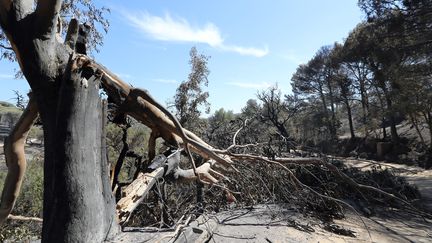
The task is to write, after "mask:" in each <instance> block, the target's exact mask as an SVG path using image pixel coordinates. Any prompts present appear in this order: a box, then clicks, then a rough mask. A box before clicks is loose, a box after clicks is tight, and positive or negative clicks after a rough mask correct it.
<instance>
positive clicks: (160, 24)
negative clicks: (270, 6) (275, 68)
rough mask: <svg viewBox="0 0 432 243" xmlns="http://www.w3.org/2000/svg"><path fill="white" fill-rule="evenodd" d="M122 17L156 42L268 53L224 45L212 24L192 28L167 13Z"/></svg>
mask: <svg viewBox="0 0 432 243" xmlns="http://www.w3.org/2000/svg"><path fill="white" fill-rule="evenodd" d="M124 15H125V17H126V18H127V20H128V21H129V23H130V24H131V25H133V26H135V27H136V28H138V29H139V30H140V31H142V32H143V33H145V34H146V35H148V36H149V37H151V38H153V39H156V40H162V41H179V42H195V43H204V44H207V45H209V46H211V47H213V48H216V49H219V50H223V51H229V52H235V53H238V54H240V55H249V56H255V57H263V56H265V55H267V54H268V53H269V50H268V47H267V46H266V47H265V48H255V47H243V46H239V45H227V44H225V40H224V39H223V38H222V35H221V33H220V31H219V28H218V27H217V26H216V25H214V24H213V23H207V24H205V25H204V26H201V27H198V26H192V25H191V24H190V23H189V22H188V21H187V20H186V19H184V18H173V17H171V15H170V14H168V13H167V14H165V15H164V16H163V17H159V16H153V15H151V14H149V13H148V12H141V13H139V14H132V13H124Z"/></svg>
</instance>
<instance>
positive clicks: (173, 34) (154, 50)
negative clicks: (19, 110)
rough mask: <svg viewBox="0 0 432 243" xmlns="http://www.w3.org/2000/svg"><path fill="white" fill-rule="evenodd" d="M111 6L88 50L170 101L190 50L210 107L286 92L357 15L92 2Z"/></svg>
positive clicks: (225, 3)
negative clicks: (201, 62) (204, 73)
mask: <svg viewBox="0 0 432 243" xmlns="http://www.w3.org/2000/svg"><path fill="white" fill-rule="evenodd" d="M97 3H98V4H100V5H105V6H107V7H109V8H110V9H111V14H109V15H107V17H108V18H109V20H110V23H111V27H110V30H109V33H108V34H107V35H106V37H105V44H104V45H103V46H102V47H101V48H100V53H95V54H94V56H95V58H96V59H97V61H98V62H100V63H103V64H104V65H105V66H107V67H108V68H110V69H111V70H112V71H113V72H115V73H117V74H118V75H119V76H120V77H121V78H123V79H124V80H125V81H127V82H129V83H130V84H132V85H133V86H135V87H140V88H145V89H147V90H149V91H150V93H151V94H152V95H153V96H154V97H155V98H156V99H157V100H158V101H160V102H161V103H163V104H165V103H166V102H167V101H169V100H172V97H173V95H174V93H175V89H176V87H177V86H178V85H179V83H180V82H181V81H184V80H185V79H187V75H188V73H189V72H190V67H189V64H188V61H189V51H190V49H191V47H192V46H196V47H197V49H198V51H199V52H200V53H203V54H205V55H208V56H210V57H211V58H210V60H209V63H208V67H209V69H210V76H209V87H208V88H207V90H208V91H209V93H210V97H209V101H210V103H211V108H212V112H214V111H215V110H217V109H219V108H221V107H223V108H225V109H226V110H233V111H234V112H239V111H240V110H241V108H242V107H243V106H244V105H245V104H246V101H247V100H248V99H250V98H255V96H256V93H257V91H258V90H262V89H265V88H267V87H269V86H270V85H274V84H275V83H277V84H278V87H279V88H281V90H282V92H283V93H289V92H290V91H291V87H290V79H291V76H292V74H293V72H294V71H295V70H296V68H297V66H298V65H299V64H301V63H304V62H306V61H308V60H309V59H310V58H311V57H312V56H313V55H314V53H315V52H316V51H317V50H318V49H319V48H320V47H321V46H323V45H329V44H333V43H334V42H336V41H338V42H340V41H342V40H343V38H345V37H346V36H347V35H348V32H349V31H350V30H352V29H353V28H354V27H355V26H356V24H357V23H359V22H360V21H361V20H362V18H363V15H362V13H361V11H360V9H359V8H358V6H357V0H325V1H323V0H302V1H295V0H273V1H268V0H235V1H233V0H231V1H229V0H219V1H208V0H207V1H206V0H183V1H172V0H159V1H121V3H120V1H112V0H109V1H97ZM16 68H18V67H17V65H16V64H10V63H7V62H4V61H2V62H0V84H1V86H0V87H1V88H0V100H6V101H10V102H13V100H12V99H11V98H13V91H12V90H19V91H20V92H23V93H25V92H27V90H28V85H27V83H26V81H24V80H14V79H13V74H14V69H16Z"/></svg>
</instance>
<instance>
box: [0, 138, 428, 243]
mask: <svg viewBox="0 0 432 243" xmlns="http://www.w3.org/2000/svg"><path fill="white" fill-rule="evenodd" d="M42 149H43V147H41V146H40V145H36V144H35V145H31V146H28V147H27V148H26V152H27V153H28V156H29V157H33V156H35V155H37V154H40V153H41V152H42ZM0 151H1V152H0V171H1V170H7V167H6V165H5V162H4V155H3V144H0ZM338 159H341V160H343V161H344V162H345V163H346V164H347V165H349V166H353V167H356V168H359V169H361V170H369V169H371V168H372V167H373V166H380V167H381V168H388V169H391V170H392V171H393V172H394V173H395V174H398V175H401V176H403V177H405V178H406V179H407V181H408V182H410V183H411V184H414V185H416V186H417V187H418V189H419V191H420V193H421V195H422V199H421V202H422V204H423V205H424V206H425V208H427V209H428V210H429V211H432V170H424V169H422V168H419V167H416V166H408V165H403V164H390V163H385V162H378V161H372V160H363V159H355V158H338ZM29 160H30V159H29ZM347 211H348V212H347V213H346V218H344V219H342V220H335V221H334V223H332V224H331V225H325V224H323V223H322V222H321V221H320V220H318V219H314V218H311V217H306V216H303V215H302V214H301V213H298V210H296V209H295V208H293V207H291V206H289V205H257V206H254V207H253V208H246V209H232V210H230V211H225V212H220V213H217V214H204V215H202V216H201V217H200V218H198V219H197V220H195V221H192V222H191V223H190V224H189V226H187V227H185V228H184V229H183V230H182V233H181V234H179V235H178V237H177V239H176V240H175V242H200V241H201V240H205V239H208V238H209V237H210V236H211V239H210V241H208V242H392V243H395V242H432V222H431V221H430V220H429V221H427V220H424V219H422V218H420V217H417V216H413V215H412V214H407V213H403V212H400V211H398V210H396V209H391V208H386V209H382V210H380V211H377V212H376V214H375V215H374V216H372V217H369V218H367V217H363V216H359V215H357V214H356V213H355V212H352V211H350V210H347ZM365 225H366V226H367V227H366V226H365ZM329 227H330V228H332V229H333V230H336V231H337V230H340V231H343V232H345V233H350V232H351V233H352V234H353V235H352V236H342V235H339V234H336V233H332V232H329V231H328V230H326V229H325V228H329ZM128 230H129V232H127V234H122V235H120V236H119V237H118V238H117V239H115V241H113V242H147V241H148V242H168V241H170V242H173V240H174V239H172V235H173V232H172V231H171V232H146V231H142V230H136V229H135V230H134V229H128ZM161 237H165V238H163V239H162V240H161Z"/></svg>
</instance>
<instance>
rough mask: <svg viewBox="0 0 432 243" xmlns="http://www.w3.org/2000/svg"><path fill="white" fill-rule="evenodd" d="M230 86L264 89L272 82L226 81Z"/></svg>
mask: <svg viewBox="0 0 432 243" xmlns="http://www.w3.org/2000/svg"><path fill="white" fill-rule="evenodd" d="M226 84H228V85H231V86H235V87H238V88H243V89H266V88H269V87H271V86H272V85H274V84H271V83H267V82H261V83H254V82H228V83H226Z"/></svg>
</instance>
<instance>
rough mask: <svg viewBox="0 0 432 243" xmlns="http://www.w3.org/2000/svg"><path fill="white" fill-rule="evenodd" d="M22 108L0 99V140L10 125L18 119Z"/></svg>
mask: <svg viewBox="0 0 432 243" xmlns="http://www.w3.org/2000/svg"><path fill="white" fill-rule="evenodd" d="M21 113H22V110H20V109H19V108H17V107H16V106H15V105H13V104H11V103H9V102H5V101H0V141H3V139H4V137H6V136H7V135H8V134H9V131H10V129H11V127H12V126H13V125H14V124H15V123H16V122H17V121H18V119H19V117H20V116H21Z"/></svg>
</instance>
